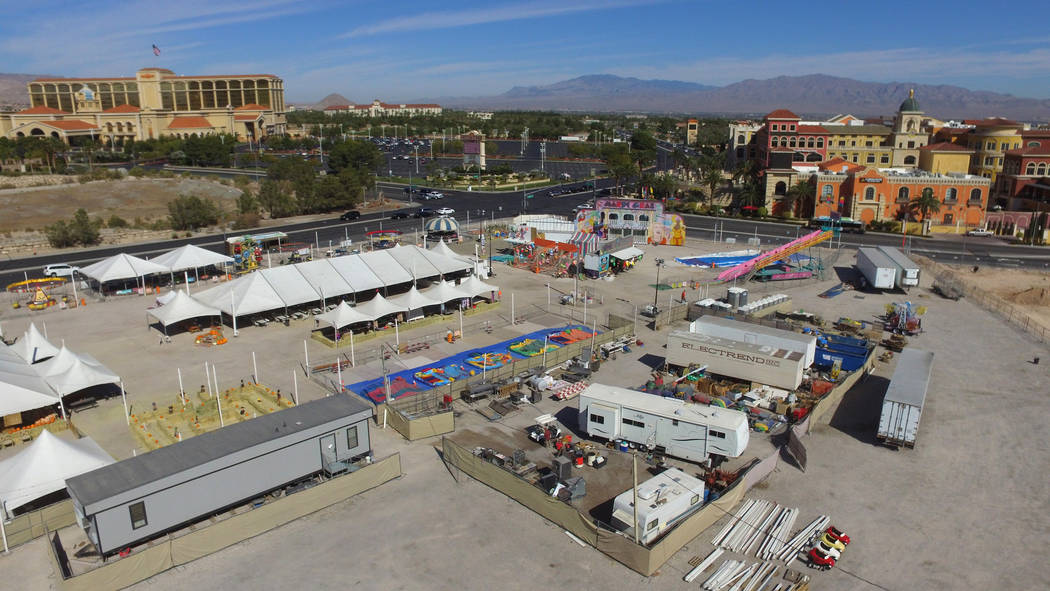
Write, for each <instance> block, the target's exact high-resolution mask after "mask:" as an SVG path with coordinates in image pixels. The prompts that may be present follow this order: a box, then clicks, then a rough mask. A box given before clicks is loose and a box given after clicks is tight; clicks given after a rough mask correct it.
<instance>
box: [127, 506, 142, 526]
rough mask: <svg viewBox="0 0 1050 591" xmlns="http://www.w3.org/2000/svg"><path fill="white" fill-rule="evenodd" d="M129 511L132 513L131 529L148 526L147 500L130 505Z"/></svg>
mask: <svg viewBox="0 0 1050 591" xmlns="http://www.w3.org/2000/svg"><path fill="white" fill-rule="evenodd" d="M128 512H129V513H130V514H131V529H138V528H140V527H146V502H145V501H139V502H137V503H135V504H134V505H129V506H128Z"/></svg>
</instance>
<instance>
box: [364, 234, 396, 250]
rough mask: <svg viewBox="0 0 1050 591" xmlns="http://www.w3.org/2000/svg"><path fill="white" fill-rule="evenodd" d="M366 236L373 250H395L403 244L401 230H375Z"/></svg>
mask: <svg viewBox="0 0 1050 591" xmlns="http://www.w3.org/2000/svg"><path fill="white" fill-rule="evenodd" d="M365 236H366V237H367V238H368V243H369V245H371V247H372V250H384V249H387V248H394V247H395V246H397V245H399V244H401V230H373V231H371V232H366V233H365Z"/></svg>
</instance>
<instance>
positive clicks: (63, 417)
mask: <svg viewBox="0 0 1050 591" xmlns="http://www.w3.org/2000/svg"><path fill="white" fill-rule="evenodd" d="M58 406H59V407H60V408H61V409H62V420H65V418H66V403H65V401H63V400H62V394H59V395H58Z"/></svg>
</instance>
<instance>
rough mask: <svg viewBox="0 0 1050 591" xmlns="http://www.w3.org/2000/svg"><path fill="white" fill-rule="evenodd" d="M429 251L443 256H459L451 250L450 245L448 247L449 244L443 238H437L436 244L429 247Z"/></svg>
mask: <svg viewBox="0 0 1050 591" xmlns="http://www.w3.org/2000/svg"><path fill="white" fill-rule="evenodd" d="M430 252H433V253H437V254H440V255H443V256H447V257H458V256H459V255H458V254H456V252H455V251H454V250H452V248H451V247H449V245H448V244H447V243H446V242H445V241H444V240H438V241H437V244H435V245H434V246H431V247H430Z"/></svg>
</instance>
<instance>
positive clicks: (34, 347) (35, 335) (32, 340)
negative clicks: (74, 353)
mask: <svg viewBox="0 0 1050 591" xmlns="http://www.w3.org/2000/svg"><path fill="white" fill-rule="evenodd" d="M11 349H12V350H13V351H14V352H15V353H17V354H18V356H19V357H21V358H22V359H25V360H26V363H36V362H38V361H43V360H44V359H47V358H49V357H54V356H55V354H57V353H58V347H56V346H54V345H52V344H51V343H50V342H49V341H48V340H47V339H46V338H44V335H42V334H40V331H39V330H37V328H36V323H33V322H30V323H29V329H28V330H26V332H25V335H24V336H23V337H22V338H21V339H20V340H19V341H18V342H17V343H15V344H14V345H12V346H11Z"/></svg>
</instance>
